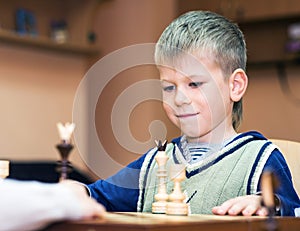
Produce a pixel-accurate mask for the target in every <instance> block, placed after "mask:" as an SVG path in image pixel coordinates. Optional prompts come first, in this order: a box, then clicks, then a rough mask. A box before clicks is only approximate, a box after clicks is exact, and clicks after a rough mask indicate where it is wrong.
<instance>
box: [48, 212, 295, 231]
mask: <svg viewBox="0 0 300 231" xmlns="http://www.w3.org/2000/svg"><path fill="white" fill-rule="evenodd" d="M267 220H268V219H267V218H262V217H243V216H238V217H231V216H215V215H190V216H167V215H161V214H147V213H107V215H106V216H105V217H104V218H101V219H95V220H88V221H76V222H75V221H73V222H61V223H56V224H52V225H50V226H49V227H47V228H46V229H45V230H44V231H68V230H71V231H83V230H85V231H102V230H104V231H138V230H147V231H158V230H163V231H195V230H197V231H199V230H201V231H211V230H217V231H219V230H220V231H258V230H259V231H263V230H265V231H267V230H268V229H267V226H266V224H267ZM274 220H275V222H276V224H277V227H278V230H280V231H285V230H286V231H299V230H300V218H294V217H276V218H275V219H274Z"/></svg>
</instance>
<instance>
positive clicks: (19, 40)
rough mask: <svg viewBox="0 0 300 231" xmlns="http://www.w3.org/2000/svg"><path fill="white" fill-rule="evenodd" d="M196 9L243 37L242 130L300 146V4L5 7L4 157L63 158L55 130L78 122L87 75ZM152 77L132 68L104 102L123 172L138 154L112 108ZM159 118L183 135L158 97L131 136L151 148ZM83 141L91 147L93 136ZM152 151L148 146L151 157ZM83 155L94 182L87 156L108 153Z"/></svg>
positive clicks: (111, 147)
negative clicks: (75, 112)
mask: <svg viewBox="0 0 300 231" xmlns="http://www.w3.org/2000/svg"><path fill="white" fill-rule="evenodd" d="M199 9H201V10H211V11H214V12H216V13H219V14H222V15H225V16H226V17H228V18H230V19H231V20H233V21H234V22H236V23H238V24H239V26H240V27H241V29H242V30H243V32H244V34H245V37H246V42H247V44H248V57H249V58H248V65H247V73H248V76H249V81H250V82H249V88H248V92H247V94H246V96H245V97H244V121H243V124H242V126H241V128H240V131H241V132H243V131H248V130H257V131H259V132H262V133H263V134H264V135H265V136H266V137H268V138H280V139H289V140H293V141H300V132H299V131H300V125H299V122H298V120H299V118H300V93H299V87H300V66H299V65H300V63H299V62H298V61H299V56H298V54H299V50H300V4H299V1H297V0H264V1H260V0H252V1H248V0H210V1H205V0H163V1H161V0H64V1H61V0H52V1H38V0H10V1H5V0H0V106H1V107H0V108H1V112H0V159H9V160H14V161H57V160H59V158H60V157H59V154H58V152H57V150H56V149H55V145H56V144H57V143H58V142H59V136H58V133H57V130H56V123H57V122H68V121H69V122H71V121H72V109H73V101H74V97H75V93H76V90H77V88H78V85H79V83H80V81H81V80H82V79H83V78H84V75H85V73H86V72H87V71H88V70H89V68H91V67H92V66H93V65H94V64H95V63H96V62H97V61H98V60H99V59H101V58H102V57H105V56H106V55H108V54H110V53H111V52H114V51H116V50H118V49H121V48H123V47H127V46H130V45H135V44H140V43H155V42H156V41H157V39H158V37H159V35H160V34H161V32H162V31H163V29H164V28H165V27H166V26H167V25H168V24H169V23H170V22H171V21H172V20H173V19H174V18H176V17H177V16H179V15H180V14H182V13H184V12H186V11H189V10H199ZM112 65H113V64H112ZM99 78H101V73H99ZM152 78H158V73H157V71H156V68H155V67H154V66H153V65H145V66H137V67H133V68H130V69H128V70H125V71H122V72H121V73H119V74H118V75H116V76H115V77H114V78H113V79H112V80H111V81H110V82H109V83H108V84H107V85H106V86H105V87H104V90H103V91H102V92H101V95H100V96H99V99H98V103H97V106H96V110H95V126H96V128H97V134H98V137H99V140H100V141H101V143H102V145H103V146H104V148H105V151H106V152H107V153H109V155H110V157H111V158H112V159H113V160H115V161H116V162H117V163H119V164H120V165H126V164H127V163H129V162H130V161H132V160H134V159H136V158H138V157H139V156H140V155H141V153H135V152H132V151H131V150H127V149H125V148H124V147H123V146H122V145H120V144H119V143H118V142H117V140H116V139H115V137H114V134H113V132H112V126H111V111H112V108H113V106H114V102H115V100H116V99H117V97H118V96H119V95H120V94H121V93H122V91H124V90H125V89H126V88H128V87H129V86H131V85H132V84H134V83H135V82H138V81H141V80H147V79H152ZM87 91H88V89H87ZM141 94H142V92H141ZM86 106H88V105H82V107H83V108H82V109H83V110H85V109H84V107H86ZM126 116H127V115H126ZM154 120H160V121H163V123H164V124H165V126H166V128H167V138H168V139H169V140H170V139H171V138H173V137H176V136H179V135H180V133H179V131H178V130H177V129H176V128H175V127H173V126H172V125H171V123H170V122H169V121H168V119H167V118H166V116H165V115H164V112H163V110H162V107H161V104H160V102H158V101H155V100H148V101H145V102H141V103H140V104H138V105H137V106H136V107H135V108H134V110H133V111H132V112H131V114H130V120H129V125H130V131H131V134H130V135H132V136H133V137H134V138H135V139H137V140H139V141H140V142H145V143H146V142H147V141H149V139H152V138H151V136H150V133H149V124H150V123H151V122H152V121H154ZM124 126H125V125H124ZM84 139H85V142H86V143H87V146H88V145H89V137H88V135H86V136H85V138H84ZM148 143H149V142H148ZM150 143H151V142H150ZM154 145H155V144H154V141H153V144H152V146H154ZM150 146H151V145H145V152H146V151H147V150H148V149H149V148H150ZM84 152H86V153H84V154H83V153H80V152H79V151H78V149H77V148H76V144H75V148H74V150H73V152H72V153H71V156H70V160H71V162H72V163H73V165H74V166H75V167H77V168H78V169H80V170H82V171H83V172H85V173H87V174H88V175H90V176H92V177H93V178H95V179H96V178H98V177H99V176H98V175H95V174H94V173H93V171H92V169H90V168H89V164H88V160H86V158H87V159H88V158H89V156H92V155H101V154H99V153H89V151H88V150H85V151H84ZM83 155H84V156H85V155H86V156H87V157H85V158H82V156H83ZM108 168H109V166H108ZM100 177H101V176H100Z"/></svg>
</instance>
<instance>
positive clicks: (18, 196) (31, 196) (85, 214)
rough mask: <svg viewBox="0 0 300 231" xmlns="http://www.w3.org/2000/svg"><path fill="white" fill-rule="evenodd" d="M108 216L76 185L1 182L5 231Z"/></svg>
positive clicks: (1, 219)
mask: <svg viewBox="0 0 300 231" xmlns="http://www.w3.org/2000/svg"><path fill="white" fill-rule="evenodd" d="M73 186H74V187H73ZM104 213H105V209H104V207H103V206H102V205H100V204H98V203H97V202H96V201H95V200H94V199H92V198H90V197H89V196H88V195H87V193H86V191H85V189H84V188H83V187H78V186H77V185H75V184H74V183H58V184H47V183H40V182H35V181H27V182H25V181H16V180H2V181H1V182H0V230H1V231H2V230H5V231H7V230H10V231H13V230H35V229H40V228H42V227H45V226H46V225H48V224H49V223H51V222H54V221H60V220H76V219H85V218H92V217H94V216H103V215H104Z"/></svg>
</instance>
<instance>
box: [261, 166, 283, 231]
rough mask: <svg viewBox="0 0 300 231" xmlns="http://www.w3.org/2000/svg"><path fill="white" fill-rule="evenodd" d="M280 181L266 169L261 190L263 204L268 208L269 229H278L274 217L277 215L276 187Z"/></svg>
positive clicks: (267, 225) (269, 230)
mask: <svg viewBox="0 0 300 231" xmlns="http://www.w3.org/2000/svg"><path fill="white" fill-rule="evenodd" d="M278 185H279V182H278V179H277V178H276V177H275V175H274V173H273V172H271V171H264V172H263V174H262V177H261V191H262V205H263V206H265V207H266V208H267V210H268V219H267V220H266V229H267V231H275V230H277V228H278V227H277V223H276V220H275V219H274V216H275V215H276V213H275V211H276V207H277V205H276V196H275V194H274V191H275V189H276V188H277V187H278Z"/></svg>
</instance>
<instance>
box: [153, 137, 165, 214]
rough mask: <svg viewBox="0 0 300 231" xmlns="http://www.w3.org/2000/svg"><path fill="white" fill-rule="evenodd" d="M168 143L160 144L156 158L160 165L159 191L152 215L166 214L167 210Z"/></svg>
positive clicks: (158, 174) (158, 172)
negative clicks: (166, 150)
mask: <svg viewBox="0 0 300 231" xmlns="http://www.w3.org/2000/svg"><path fill="white" fill-rule="evenodd" d="M166 143H167V141H165V143H164V144H163V145H162V144H161V142H159V143H158V144H157V145H158V151H157V154H156V156H155V160H156V163H157V165H158V169H157V178H158V184H159V185H158V191H157V194H155V196H154V199H155V202H153V203H152V213H160V214H161V213H166V208H167V201H168V197H169V196H168V194H167V187H166V180H167V169H166V163H167V161H168V159H169V157H168V156H167V155H166V152H165V148H166Z"/></svg>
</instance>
